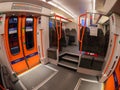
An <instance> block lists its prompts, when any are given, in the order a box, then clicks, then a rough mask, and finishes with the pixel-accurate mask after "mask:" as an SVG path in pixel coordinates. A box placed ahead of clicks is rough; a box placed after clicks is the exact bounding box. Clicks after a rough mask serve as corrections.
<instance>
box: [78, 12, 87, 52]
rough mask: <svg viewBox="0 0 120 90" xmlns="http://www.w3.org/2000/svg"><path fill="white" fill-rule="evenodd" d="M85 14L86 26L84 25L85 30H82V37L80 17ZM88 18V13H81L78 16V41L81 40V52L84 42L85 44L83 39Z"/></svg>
mask: <svg viewBox="0 0 120 90" xmlns="http://www.w3.org/2000/svg"><path fill="white" fill-rule="evenodd" d="M83 16H84V17H85V23H84V27H83V30H82V37H80V35H81V32H80V27H81V24H80V18H81V17H83ZM86 20H87V13H85V14H81V15H80V16H79V18H78V41H79V42H80V54H81V53H82V44H83V42H82V41H83V37H84V33H85V28H86Z"/></svg>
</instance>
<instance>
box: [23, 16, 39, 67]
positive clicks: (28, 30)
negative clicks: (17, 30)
mask: <svg viewBox="0 0 120 90" xmlns="http://www.w3.org/2000/svg"><path fill="white" fill-rule="evenodd" d="M36 40H37V18H36V17H25V16H24V17H22V43H23V51H24V54H25V58H26V60H27V63H28V65H29V67H30V68H31V67H33V66H35V65H37V64H38V63H39V62H40V60H39V56H38V52H37V41H36Z"/></svg>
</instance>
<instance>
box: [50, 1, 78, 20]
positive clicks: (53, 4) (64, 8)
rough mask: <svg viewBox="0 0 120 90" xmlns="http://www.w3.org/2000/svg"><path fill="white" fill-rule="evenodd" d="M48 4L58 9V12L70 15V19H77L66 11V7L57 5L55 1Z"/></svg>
mask: <svg viewBox="0 0 120 90" xmlns="http://www.w3.org/2000/svg"><path fill="white" fill-rule="evenodd" d="M48 4H50V5H52V6H54V7H56V8H58V9H60V10H62V11H63V12H65V13H67V14H68V15H70V16H71V17H72V18H76V17H77V16H75V15H73V14H72V12H70V11H68V10H67V9H66V7H64V6H63V5H61V4H59V3H58V2H56V1H55V2H53V1H50V2H48Z"/></svg>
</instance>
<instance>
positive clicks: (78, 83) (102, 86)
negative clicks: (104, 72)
mask: <svg viewBox="0 0 120 90" xmlns="http://www.w3.org/2000/svg"><path fill="white" fill-rule="evenodd" d="M82 81H87V82H91V83H99V82H98V81H95V80H90V79H85V78H80V79H79V80H78V82H77V84H76V86H75V88H74V90H78V89H79V87H80V84H81V82H82ZM101 90H104V84H103V83H101Z"/></svg>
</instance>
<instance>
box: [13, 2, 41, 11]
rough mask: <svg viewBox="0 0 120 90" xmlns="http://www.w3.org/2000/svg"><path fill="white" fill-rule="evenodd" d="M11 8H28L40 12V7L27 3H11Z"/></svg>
mask: <svg viewBox="0 0 120 90" xmlns="http://www.w3.org/2000/svg"><path fill="white" fill-rule="evenodd" d="M11 10H28V11H34V12H42V7H41V6H37V5H32V4H28V3H17V2H16V3H13V4H12V7H11Z"/></svg>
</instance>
